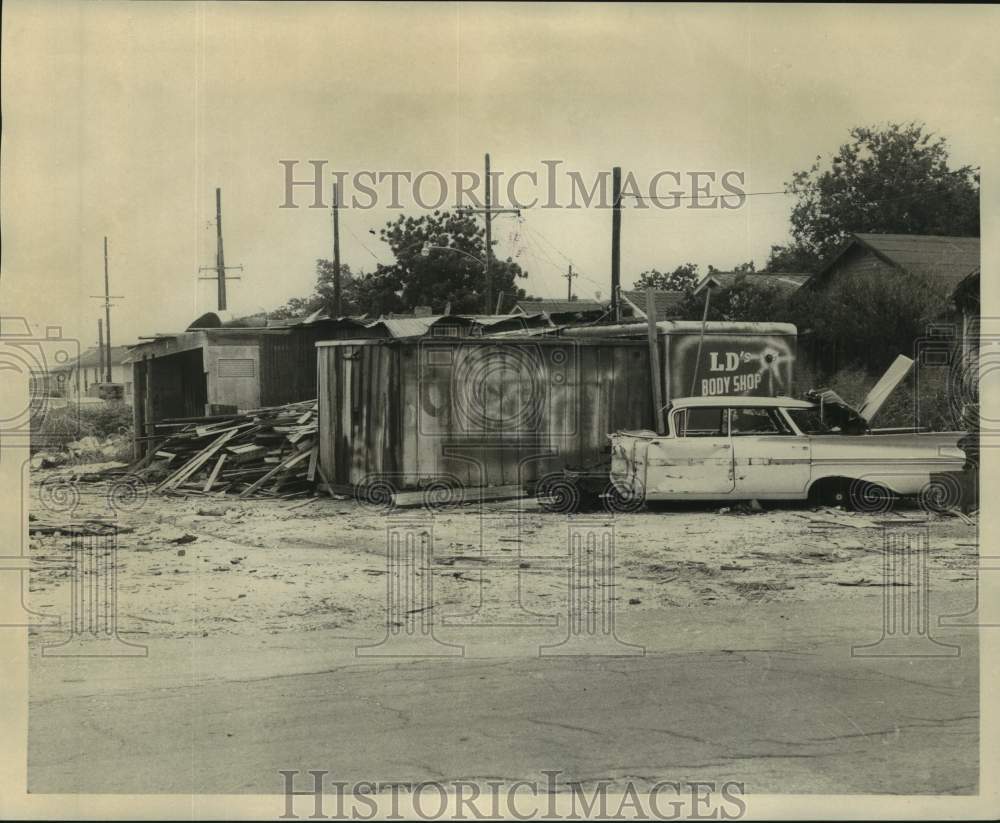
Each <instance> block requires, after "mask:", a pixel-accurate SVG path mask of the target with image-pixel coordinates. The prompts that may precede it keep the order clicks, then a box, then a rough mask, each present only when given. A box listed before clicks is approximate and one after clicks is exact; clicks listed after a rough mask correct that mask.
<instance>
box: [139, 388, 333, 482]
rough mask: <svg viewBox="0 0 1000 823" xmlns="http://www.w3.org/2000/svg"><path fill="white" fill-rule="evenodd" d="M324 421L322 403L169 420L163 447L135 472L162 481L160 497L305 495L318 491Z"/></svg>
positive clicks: (160, 439)
mask: <svg viewBox="0 0 1000 823" xmlns="http://www.w3.org/2000/svg"><path fill="white" fill-rule="evenodd" d="M317 416H318V412H317V403H316V401H315V400H305V401H300V402H297V403H289V404H288V405H285V406H273V407H269V408H262V409H255V410H253V411H249V412H244V413H238V414H229V415H218V414H215V415H206V416H203V417H193V418H175V419H172V420H170V421H164V428H162V429H161V428H160V424H159V423H158V424H156V426H157V429H158V431H159V432H160V433H159V434H158V436H157V444H156V448H155V449H152V450H151V451H150V452H149V453H147V456H146V457H144V458H143V459H142V460H141V461H139V462H137V463H136V464H134V465H133V466H132V467H131V469H130V470H131V471H134V472H137V473H139V474H140V475H145V476H147V477H155V478H156V480H157V481H159V482H158V484H157V485H156V486H155V487H154V489H153V491H154V493H158V494H207V493H209V492H213V491H215V492H229V493H233V494H239V495H240V496H241V497H249V496H262V497H274V496H276V495H278V494H280V496H281V497H299V496H305V495H307V494H311V493H312V492H313V490H314V488H315V475H316V468H318V467H317V466H316V462H317V457H318V449H319V447H318V430H319V426H318V420H317ZM307 461H308V462H307ZM268 484H270V485H268Z"/></svg>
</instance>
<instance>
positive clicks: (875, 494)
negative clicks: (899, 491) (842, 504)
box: [847, 480, 896, 514]
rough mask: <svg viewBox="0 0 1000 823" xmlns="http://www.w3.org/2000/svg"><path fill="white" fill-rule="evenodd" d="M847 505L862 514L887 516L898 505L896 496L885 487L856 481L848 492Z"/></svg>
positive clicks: (865, 481)
mask: <svg viewBox="0 0 1000 823" xmlns="http://www.w3.org/2000/svg"><path fill="white" fill-rule="evenodd" d="M847 497H848V500H847V505H848V507H849V508H850V509H851V511H856V512H860V513H862V514H886V513H888V512H890V511H891V510H892V507H893V506H894V505H895V503H896V495H894V494H893V493H892V492H891V491H889V490H888V489H887V488H886V487H885V486H880V485H879V484H878V483H870V482H868V481H867V480H855V481H853V482H852V483H851V485H850V487H849V491H848V495H847Z"/></svg>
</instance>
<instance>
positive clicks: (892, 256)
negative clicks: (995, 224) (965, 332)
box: [817, 234, 979, 289]
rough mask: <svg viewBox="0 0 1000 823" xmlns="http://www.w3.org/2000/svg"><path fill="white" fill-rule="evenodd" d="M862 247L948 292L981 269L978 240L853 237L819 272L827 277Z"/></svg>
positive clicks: (907, 235) (884, 236) (861, 235)
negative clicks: (940, 283) (935, 281)
mask: <svg viewBox="0 0 1000 823" xmlns="http://www.w3.org/2000/svg"><path fill="white" fill-rule="evenodd" d="M858 246H861V247H863V248H865V249H867V250H868V251H870V252H871V253H872V254H874V255H875V256H876V257H879V258H881V259H882V260H884V261H885V262H887V263H889V264H890V265H893V266H896V267H897V268H900V269H902V270H903V271H906V272H909V273H910V274H916V275H924V276H927V277H932V278H938V279H940V280H942V281H943V282H944V283H945V284H946V285H947V286H948V288H949V289H953V288H955V286H957V285H958V284H959V283H960V282H961V281H962V279H963V278H965V277H967V276H968V275H969V274H971V273H972V272H973V271H974V270H975V269H977V268H978V267H979V238H978V237H944V236H940V235H927V234H852V235H851V237H850V239H849V240H848V241H847V243H845V244H844V246H843V247H842V248H841V250H840V251H839V252H838V253H837V254H836V255H835V256H834V257H833V258H832V259H831V260H830V261H829V262H828V263H826V264H825V265H824V266H823V268H821V269H820V271H819V274H818V275H817V279H820V278H822V277H824V276H825V275H826V274H827V273H829V271H830V270H831V269H832V268H833V267H834V266H835V265H836V264H837V262H838V261H839V260H840V259H841V258H842V257H843V256H844V255H845V254H847V253H848V252H849V251H850V250H851V249H853V248H856V247H858Z"/></svg>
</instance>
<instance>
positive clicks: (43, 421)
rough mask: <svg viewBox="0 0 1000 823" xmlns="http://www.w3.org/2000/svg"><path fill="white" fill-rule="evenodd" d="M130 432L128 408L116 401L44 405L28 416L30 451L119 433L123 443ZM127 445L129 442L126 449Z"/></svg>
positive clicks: (130, 423)
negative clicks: (59, 405)
mask: <svg viewBox="0 0 1000 823" xmlns="http://www.w3.org/2000/svg"><path fill="white" fill-rule="evenodd" d="M131 434H132V409H131V408H129V406H128V405H126V404H125V403H122V402H120V401H114V402H107V403H96V404H94V405H86V406H77V405H74V404H72V403H71V404H69V405H66V406H61V407H58V408H54V409H47V410H46V411H45V413H44V414H43V415H39V416H38V417H36V418H33V419H32V429H31V451H32V452H38V451H42V450H46V451H52V450H60V449H65V448H66V445H67V444H68V443H70V442H72V441H74V440H79V439H81V438H84V437H97V438H100V439H101V440H104V439H105V438H107V437H111V436H120V437H121V438H122V440H123V441H125V442H126V443H127V441H128V439H129V438H130V437H131ZM130 448H131V447H130V446H129V449H130ZM126 459H127V458H126Z"/></svg>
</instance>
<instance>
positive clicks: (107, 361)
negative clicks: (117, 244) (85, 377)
mask: <svg viewBox="0 0 1000 823" xmlns="http://www.w3.org/2000/svg"><path fill="white" fill-rule="evenodd" d="M104 330H105V331H106V332H107V347H108V348H107V354H106V355H105V356H104V369H105V371H104V382H105V383H110V382H111V289H110V288H109V286H108V238H107V237H105V238H104Z"/></svg>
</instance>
